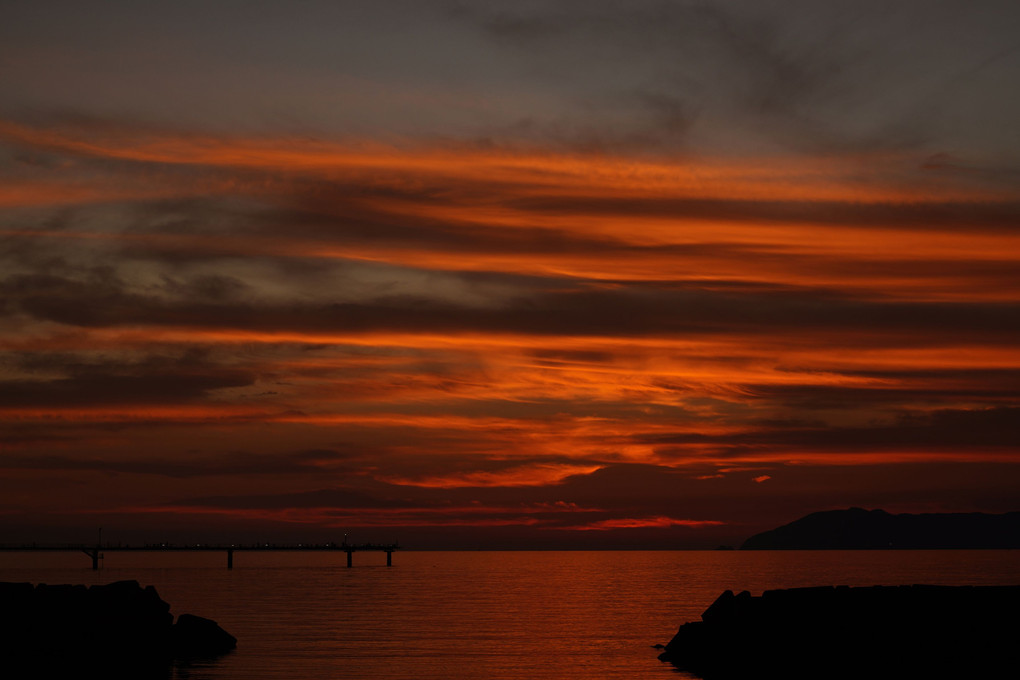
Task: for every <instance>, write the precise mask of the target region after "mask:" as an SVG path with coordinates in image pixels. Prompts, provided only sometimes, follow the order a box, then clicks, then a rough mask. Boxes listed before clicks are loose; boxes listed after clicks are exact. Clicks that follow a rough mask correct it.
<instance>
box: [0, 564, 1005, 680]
mask: <svg viewBox="0 0 1020 680" xmlns="http://www.w3.org/2000/svg"><path fill="white" fill-rule="evenodd" d="M345 560H346V557H345V555H344V554H343V553H339V554H331V553H296V554H295V553H239V554H237V555H235V562H234V570H233V571H228V570H227V569H226V568H225V567H224V561H223V556H222V555H220V554H218V553H161V554H152V553H141V554H139V553H110V554H109V555H108V556H107V559H106V562H105V565H104V568H103V569H102V570H101V571H99V572H98V573H97V572H93V571H91V569H90V568H89V567H90V565H91V563H90V562H89V560H88V559H87V558H86V557H85V556H83V555H74V554H10V553H8V554H0V580H4V581H31V582H34V583H38V582H44V583H86V584H89V583H107V582H110V581H116V580H121V579H137V580H138V581H140V582H141V583H142V584H143V585H148V584H151V585H154V586H156V588H157V590H158V591H159V594H160V596H161V597H162V598H163V599H164V600H166V601H167V602H169V603H170V604H171V605H172V607H173V612H174V613H175V614H181V613H193V614H198V615H200V616H205V617H208V618H212V619H215V620H216V621H218V622H219V623H220V624H221V625H222V626H223V627H224V628H225V629H226V630H227V631H229V632H230V633H232V634H233V635H235V636H236V637H237V638H238V648H237V651H236V652H234V653H233V654H230V655H228V656H226V657H223V658H222V659H219V660H216V661H210V662H207V663H196V664H192V665H190V666H188V667H184V668H177V669H175V671H174V677H175V678H189V679H192V680H214V679H215V680H240V679H242V678H243V679H245V680H249V679H252V680H256V679H260V678H262V679H268V678H273V679H277V678H302V679H304V680H325V679H326V678H329V679H331V680H332V679H333V678H352V679H361V678H364V679H368V678H372V679H376V678H394V679H398V678H401V679H402V678H408V679H410V678H414V679H415V680H426V679H431V678H436V679H440V678H442V679H444V680H446V679H451V680H453V679H457V678H461V679H467V678H495V679H506V680H510V679H513V680H518V679H521V678H547V679H550V680H551V679H553V678H555V679H557V680H570V679H577V680H581V679H589V678H590V679H595V678H599V679H603V678H628V679H635V678H650V677H656V676H657V677H662V678H667V677H668V678H672V679H674V680H675V679H676V678H679V677H683V676H682V674H678V673H677V672H676V671H674V670H673V669H672V667H671V666H669V665H667V664H663V663H661V662H659V661H658V660H657V659H656V654H657V652H656V650H654V649H652V648H651V645H653V644H655V643H659V642H661V643H665V642H667V641H668V640H669V638H670V637H672V635H673V633H675V632H676V629H677V627H678V626H679V624H680V623H682V622H683V621H687V620H694V619H697V618H699V617H700V615H701V612H702V611H703V610H704V609H705V607H706V606H707V605H708V604H710V603H711V602H712V600H714V599H715V597H716V596H717V595H718V594H719V593H720V592H722V591H723V590H726V589H732V590H744V589H747V590H751V591H752V592H754V593H759V592H761V591H762V590H765V589H769V588H789V587H797V586H806V585H835V584H846V585H874V584H886V585H896V584H908V583H940V584H947V585H958V584H1014V583H1020V551H991V550H989V551H859V552H843V551H824V552H812V551H789V552H739V551H734V552H668V551H663V552H413V551H407V552H400V553H397V554H396V555H394V566H393V567H391V568H387V567H386V566H385V556H384V555H381V554H379V555H375V554H373V553H364V554H360V553H359V554H358V555H357V559H356V560H355V566H354V568H352V569H348V568H346V566H345V564H346V561H345Z"/></svg>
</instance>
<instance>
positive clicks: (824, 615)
mask: <svg viewBox="0 0 1020 680" xmlns="http://www.w3.org/2000/svg"><path fill="white" fill-rule="evenodd" d="M1018 608H1020V586H965V587H953V586H930V585H913V586H874V587H870V588H849V587H847V586H839V587H831V586H827V587H821V588H794V589H790V590H768V591H765V592H764V593H763V594H762V595H761V597H752V596H751V594H750V593H749V592H747V591H744V592H742V593H740V594H738V595H734V594H733V591H730V590H727V591H726V592H724V593H723V594H722V595H720V596H719V598H718V599H717V600H716V601H715V602H713V603H712V604H711V606H709V608H708V609H706V610H705V612H704V613H703V614H702V615H701V619H702V620H701V621H696V622H691V623H685V624H684V625H682V626H681V627H680V630H679V631H677V634H676V635H675V636H674V637H673V639H672V640H670V641H669V643H668V644H667V645H666V648H665V651H664V652H663V653H662V654H660V655H659V658H660V659H661V660H663V661H668V662H670V663H672V664H673V665H674V666H676V667H677V668H679V669H681V670H686V671H690V672H692V673H695V674H697V675H700V676H701V677H703V678H706V680H717V679H719V680H728V679H736V678H767V677H779V678H788V679H793V678H805V679H806V678H812V679H843V678H847V679H849V678H858V677H860V678H864V677H866V678H890V679H891V678H897V679H902V678H922V677H923V678H927V679H934V678H959V677H984V675H982V674H988V675H987V677H1001V674H1002V672H1003V671H1002V669H1003V668H1006V669H1009V672H1010V673H1013V672H1015V671H1016V663H1015V662H1016V644H1017V640H1018V639H1020V637H1018V636H1020V624H1018V619H1017V617H1016V612H1017V610H1018ZM993 673H994V674H993Z"/></svg>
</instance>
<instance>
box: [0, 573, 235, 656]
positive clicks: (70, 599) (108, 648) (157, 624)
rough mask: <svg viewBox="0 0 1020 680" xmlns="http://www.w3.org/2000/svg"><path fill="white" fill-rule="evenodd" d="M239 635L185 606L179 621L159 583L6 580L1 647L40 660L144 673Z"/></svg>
mask: <svg viewBox="0 0 1020 680" xmlns="http://www.w3.org/2000/svg"><path fill="white" fill-rule="evenodd" d="M236 644H237V640H236V639H235V638H234V637H233V636H232V635H230V634H229V633H227V632H226V631H224V630H223V629H222V628H220V627H219V626H218V625H217V624H216V622H215V621H210V620H209V619H203V618H201V617H197V616H191V615H188V614H182V615H181V616H180V617H178V620H177V623H176V624H175V623H174V621H173V615H171V614H170V605H169V604H167V603H166V602H164V601H163V600H162V599H161V598H160V597H159V595H158V594H157V593H156V589H155V588H153V587H152V586H147V587H145V588H142V587H141V586H140V585H139V584H138V582H137V581H118V582H116V583H110V584H108V585H96V586H91V587H88V588H87V587H85V586H83V585H46V584H42V583H41V584H39V585H36V586H33V585H32V584H31V583H0V654H2V656H3V658H4V660H5V661H7V662H8V663H10V662H12V661H14V662H27V663H28V664H29V665H30V666H31V667H35V668H42V669H46V668H51V667H55V666H66V667H75V668H81V667H86V666H97V665H98V666H99V667H100V668H102V670H103V672H104V673H107V674H113V675H117V674H118V673H117V671H118V670H123V671H125V672H127V671H130V672H131V673H140V674H141V675H145V673H144V672H143V669H147V668H148V669H152V668H160V667H164V668H165V667H168V666H169V665H170V664H171V663H172V662H173V660H174V659H187V658H190V657H196V656H214V655H217V654H222V653H224V652H227V651H230V650H231V649H233V648H234V647H235V646H236Z"/></svg>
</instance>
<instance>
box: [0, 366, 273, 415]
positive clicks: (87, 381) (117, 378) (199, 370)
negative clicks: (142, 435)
mask: <svg viewBox="0 0 1020 680" xmlns="http://www.w3.org/2000/svg"><path fill="white" fill-rule="evenodd" d="M19 363H20V366H21V368H22V369H24V370H27V371H29V372H37V373H41V374H42V375H40V376H39V377H35V378H32V379H21V380H3V381H0V407H7V408H11V407H15V408H31V407H40V406H41V407H51V408H60V407H68V406H109V405H113V404H120V405H141V404H176V403H189V402H197V401H202V400H204V399H206V398H207V397H208V396H209V395H210V393H211V392H213V391H215V390H219V389H223V388H231V387H248V386H250V385H252V384H253V383H254V382H255V381H256V380H257V375H256V373H255V372H253V371H251V370H247V369H241V368H232V367H228V366H222V365H217V364H213V363H208V362H206V361H203V360H202V359H201V358H200V357H198V356H196V355H195V354H194V353H191V354H188V353H186V354H185V355H183V356H180V357H149V358H147V359H145V360H141V361H137V360H136V361H132V360H126V361H121V362H116V361H113V360H111V359H105V360H97V361H87V360H82V359H80V358H76V357H72V356H69V355H59V354H58V355H53V354H49V355H47V354H39V353H28V354H25V355H22V356H21V357H20V361H19ZM53 374H57V375H58V376H59V377H52V376H53Z"/></svg>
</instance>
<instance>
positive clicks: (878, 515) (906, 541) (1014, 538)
mask: <svg viewBox="0 0 1020 680" xmlns="http://www.w3.org/2000/svg"><path fill="white" fill-rule="evenodd" d="M984 548H1000V549H1002V548H1010V549H1011V548H1020V512H1007V513H1004V514H1001V515H990V514H986V513H981V512H970V513H925V514H918V515H912V514H908V513H903V514H899V515H893V514H890V513H888V512H886V511H885V510H864V509H862V508H849V509H847V510H826V511H823V512H814V513H811V514H810V515H807V516H805V517H801V518H800V519H798V520H796V521H794V522H790V523H789V524H784V525H783V526H781V527H778V528H776V529H771V530H769V531H765V532H762V533H760V534H756V535H754V536H752V537H751V538H749V539H747V540H746V541H744V544H743V545H742V546H741V550H885V549H895V550H909V549H969V550H973V549H984Z"/></svg>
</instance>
